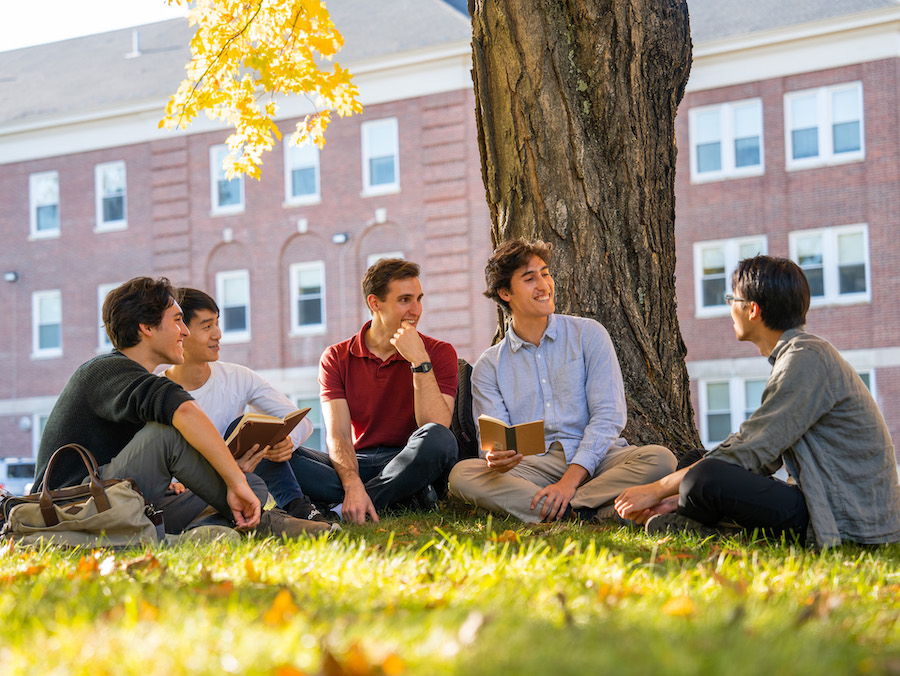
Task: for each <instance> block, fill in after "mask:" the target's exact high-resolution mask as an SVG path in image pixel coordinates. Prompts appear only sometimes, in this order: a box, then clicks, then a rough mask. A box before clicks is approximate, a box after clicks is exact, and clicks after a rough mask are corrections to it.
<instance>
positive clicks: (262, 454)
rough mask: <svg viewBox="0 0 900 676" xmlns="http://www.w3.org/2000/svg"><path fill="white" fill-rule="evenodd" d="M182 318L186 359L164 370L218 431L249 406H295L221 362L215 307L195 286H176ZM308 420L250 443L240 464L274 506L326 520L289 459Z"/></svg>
mask: <svg viewBox="0 0 900 676" xmlns="http://www.w3.org/2000/svg"><path fill="white" fill-rule="evenodd" d="M178 299H179V305H181V306H182V312H183V313H184V323H185V324H186V325H187V327H188V329H190V332H191V335H190V336H188V337H187V338H185V339H184V363H183V364H180V365H176V366H170V367H169V368H168V369H167V370H166V371H165V372H164V373H163V375H165V376H166V377H168V378H169V379H170V380H173V381H174V382H176V383H178V384H179V385H181V386H182V387H183V388H184V389H185V390H187V392H188V393H189V394H190V395H191V396H192V397H193V398H194V400H195V401H196V402H197V403H198V404H199V405H200V408H202V409H203V411H204V412H205V413H206V414H207V415H208V416H209V418H210V420H212V422H213V424H214V425H215V426H216V428H217V429H218V430H219V433H220V434H222V435H223V436H224V435H225V432H226V430H227V429H228V426H229V425H230V424H231V423H232V421H234V420H235V419H236V418H239V417H240V416H241V415H243V414H244V412H245V410H246V409H247V408H248V407H249V408H251V409H253V410H255V411H257V412H259V413H264V414H267V415H273V416H278V417H281V418H283V417H284V416H285V415H287V414H288V413H292V412H293V411H296V410H297V407H296V406H294V404H292V403H291V401H290V399H288V398H287V397H286V396H284V394H282V393H281V392H279V391H278V390H277V389H275V388H274V387H273V386H272V385H270V384H269V383H268V382H267V381H266V379H265V378H263V377H262V376H260V375H259V374H258V373H256V372H255V371H253V370H251V369H249V368H247V367H245V366H241V365H240V364H231V363H228V362H220V361H218V359H219V340H220V338H221V337H222V331H221V329H220V328H219V308H218V306H217V305H216V302H215V301H214V300H213V299H212V298H211V297H210V296H209V295H208V294H206V293H203V292H202V291H198V290H197V289H190V288H182V289H179V290H178ZM312 431H313V427H312V423H311V422H310V421H309V420H308V419H306V418H304V419H303V420H302V421H301V422H300V424H299V425H297V427H295V428H294V430H293V432H291V434H290V435H289V436H288V437H286V438H285V439H284V440H283V441H282V442H281V443H278V444H276V445H274V446H272V447H265V448H258V447H254V448H251V450H250V452H249V453H247V454H246V455H244V456H243V457H242V458H241V459H240V460H239V461H238V464H239V465H240V466H241V467H242V469H244V471H247V472H253V473H255V474H257V475H258V476H260V477H261V478H262V479H263V480H264V481H265V482H266V486H267V487H268V489H269V492H270V493H271V494H272V497H273V498H274V499H275V502H276V503H277V504H278V506H279V507H280V508H282V509H284V511H286V512H287V513H288V514H290V515H291V516H293V517H296V518H299V519H309V520H313V521H316V522H324V521H327V520H329V519H327V518H326V517H325V516H324V515H323V514H322V513H321V512H320V511H319V510H318V509H317V508H316V506H315V505H313V504H312V503H311V502H310V500H309V498H307V497H306V496H305V495H304V494H303V491H302V490H301V489H300V484H299V483H298V482H297V477H296V476H295V475H294V471H293V469H292V468H291V465H290V463H289V462H288V460H289V459H290V458H291V455H292V454H293V452H294V449H295V448H296V447H297V446H299V445H300V444H301V443H302V442H303V441H305V440H306V438H307V437H309V435H310V434H312Z"/></svg>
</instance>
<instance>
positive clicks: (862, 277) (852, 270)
mask: <svg viewBox="0 0 900 676" xmlns="http://www.w3.org/2000/svg"><path fill="white" fill-rule="evenodd" d="M838 283H839V286H840V288H839V293H865V292H866V264H865V263H857V264H856V265H841V266H840V267H839V268H838Z"/></svg>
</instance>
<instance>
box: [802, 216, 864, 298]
mask: <svg viewBox="0 0 900 676" xmlns="http://www.w3.org/2000/svg"><path fill="white" fill-rule="evenodd" d="M855 233H862V235H863V247H864V251H865V265H866V290H865V292H864V293H843V294H842V293H839V290H838V289H839V275H838V237H839V236H840V235H843V234H855ZM809 235H820V236H821V237H822V273H823V281H824V291H825V295H824V296H813V297H812V298H811V299H810V306H811V307H820V306H823V305H853V304H856V303H869V302H871V301H872V263H871V256H870V254H869V226H868V225H867V224H866V223H855V224H853V225H840V226H835V227H831V228H815V229H812V230H794V231H793V232H791V233H789V234H788V243H789V247H790V256H791V260H792V261H794V262H797V263H798V265H799V259H798V255H797V240H799V239H800V238H801V237H808V236H809Z"/></svg>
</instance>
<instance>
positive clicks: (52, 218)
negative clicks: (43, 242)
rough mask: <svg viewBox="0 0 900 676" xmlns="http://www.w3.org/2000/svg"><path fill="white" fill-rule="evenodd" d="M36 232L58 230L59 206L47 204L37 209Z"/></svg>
mask: <svg viewBox="0 0 900 676" xmlns="http://www.w3.org/2000/svg"><path fill="white" fill-rule="evenodd" d="M37 229H38V232H43V231H45V230H59V205H58V204H49V205H47V206H43V207H38V208H37Z"/></svg>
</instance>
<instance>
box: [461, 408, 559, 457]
mask: <svg viewBox="0 0 900 676" xmlns="http://www.w3.org/2000/svg"><path fill="white" fill-rule="evenodd" d="M478 429H479V431H480V432H481V450H483V451H487V450H490V449H492V448H494V444H500V445H501V446H502V447H503V450H504V451H517V452H519V453H521V454H522V455H537V454H538V453H543V452H544V451H546V450H547V447H546V446H545V445H544V421H543V420H535V421H534V422H527V423H519V424H518V425H507V424H506V423H505V422H503V421H502V420H497V418H492V417H491V416H489V415H480V416H478Z"/></svg>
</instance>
